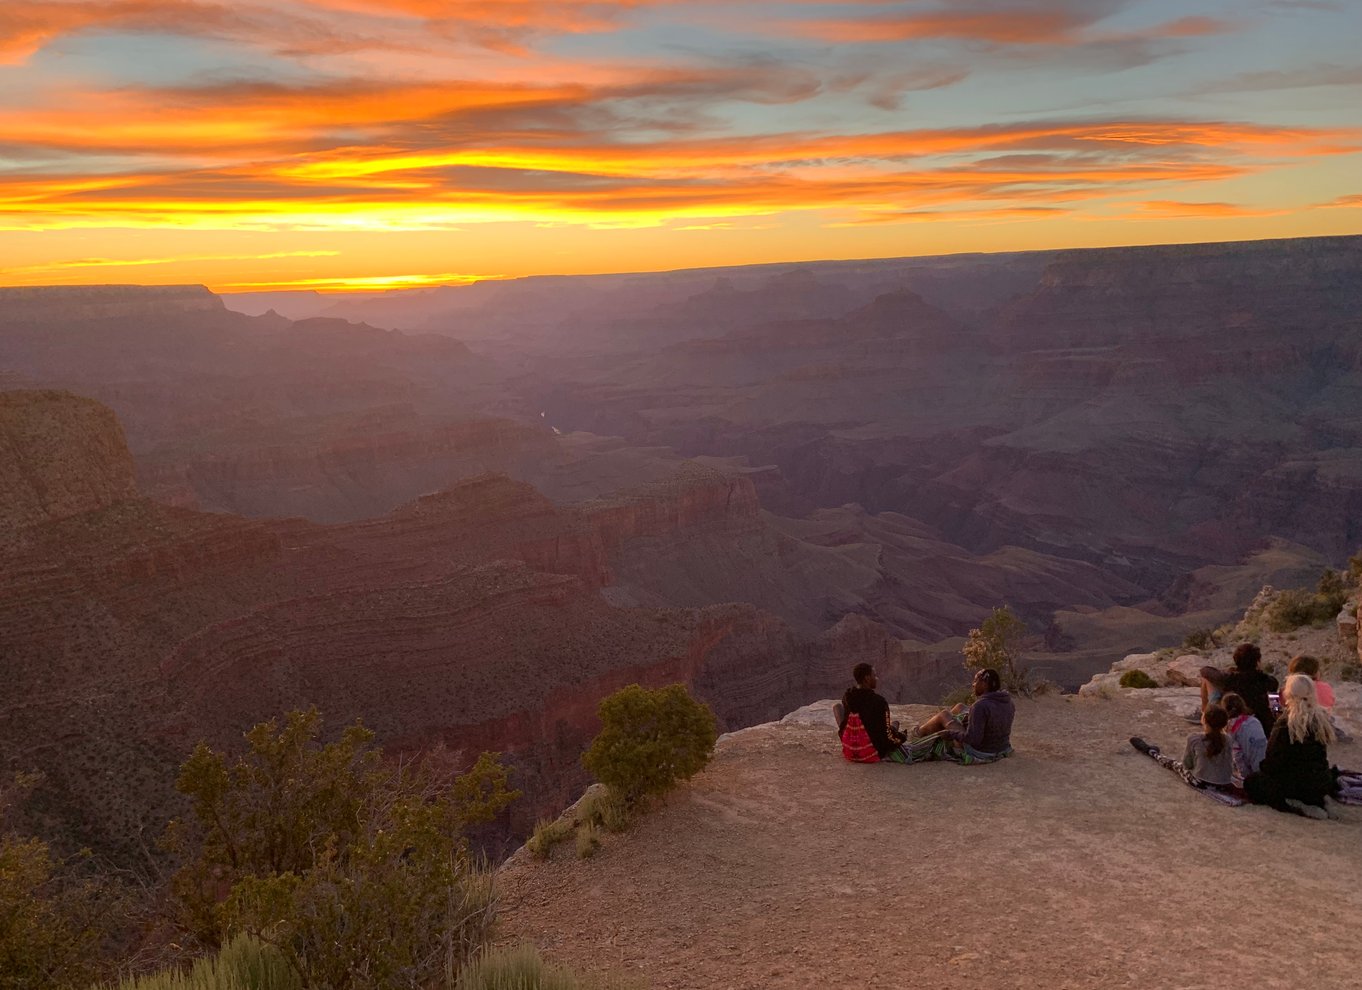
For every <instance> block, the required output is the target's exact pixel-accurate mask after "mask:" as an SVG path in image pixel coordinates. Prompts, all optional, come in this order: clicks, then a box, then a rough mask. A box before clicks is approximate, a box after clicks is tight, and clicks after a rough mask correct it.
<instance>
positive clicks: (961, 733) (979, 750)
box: [908, 667, 1017, 763]
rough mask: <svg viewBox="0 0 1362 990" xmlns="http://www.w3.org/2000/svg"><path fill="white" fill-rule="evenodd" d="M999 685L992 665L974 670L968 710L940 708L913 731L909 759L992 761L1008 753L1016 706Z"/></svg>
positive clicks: (919, 760) (1010, 696)
mask: <svg viewBox="0 0 1362 990" xmlns="http://www.w3.org/2000/svg"><path fill="white" fill-rule="evenodd" d="M1002 688H1003V685H1002V678H1001V677H1000V676H999V675H998V672H997V671H996V670H994V669H993V668H992V667H985V668H984V669H983V670H980V671H979V672H977V673H976V674H975V675H974V682H973V684H972V685H971V689H972V690H973V691H974V704H972V705H970V707H969V710H968V711H966V710H965V706H964V705H956V706H955V707H954V708H952V709H950V710H949V711H948V710H946V709H942V710H941V711H939V712H937V713H936V714H935V715H933V716H932V717H931V718H929V719H927V721H925V722H923V723H922V724H921V725H919V726H918V727H917V728H916V729H914V730H913V736H914V741H913V742H910V743H909V745H908V752H909V756H910V757H911V758H912V761H913V762H914V763H920V762H923V761H924V760H954V761H955V762H956V763H992V762H993V761H994V760H999V759H1002V758H1003V757H1004V756H1010V755H1011V753H1012V721H1013V719H1014V718H1015V717H1016V714H1017V706H1016V704H1015V703H1014V702H1013V700H1012V695H1010V694H1008V693H1007V692H1006V691H1004V690H1003V689H1002Z"/></svg>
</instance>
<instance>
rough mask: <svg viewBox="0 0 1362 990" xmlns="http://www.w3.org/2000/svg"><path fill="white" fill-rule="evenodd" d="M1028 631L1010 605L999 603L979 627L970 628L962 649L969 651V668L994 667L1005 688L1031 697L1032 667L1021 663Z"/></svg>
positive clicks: (966, 653) (967, 663)
mask: <svg viewBox="0 0 1362 990" xmlns="http://www.w3.org/2000/svg"><path fill="white" fill-rule="evenodd" d="M1024 635H1026V624H1025V623H1023V622H1022V620H1021V619H1019V618H1017V617H1016V616H1015V615H1013V614H1012V610H1011V609H1010V608H1008V607H1007V606H1006V605H1000V606H998V607H997V608H995V609H994V610H993V613H992V614H991V615H990V616H989V617H988V618H987V619H985V620H984V621H983V622H982V623H981V624H980V626H979V628H978V629H971V630H970V631H969V638H968V639H966V640H965V645H964V647H963V648H962V649H961V652H962V653H963V654H964V655H965V669H966V670H983V669H984V668H985V667H992V668H993V669H994V670H996V671H998V673H999V675H1001V677H1002V681H1003V687H1004V688H1006V689H1007V690H1008V691H1012V692H1015V693H1016V694H1021V695H1025V696H1026V697H1028V698H1029V697H1031V693H1032V691H1033V690H1034V686H1033V685H1032V683H1031V671H1030V669H1029V668H1027V667H1023V666H1021V664H1020V662H1019V661H1020V658H1019V656H1018V652H1019V650H1020V644H1021V638H1022V636H1024Z"/></svg>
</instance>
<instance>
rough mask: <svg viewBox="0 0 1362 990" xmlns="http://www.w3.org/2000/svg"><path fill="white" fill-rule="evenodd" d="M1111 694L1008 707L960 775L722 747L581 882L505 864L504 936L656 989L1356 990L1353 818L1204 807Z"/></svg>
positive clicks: (1145, 721) (1162, 730) (800, 719)
mask: <svg viewBox="0 0 1362 990" xmlns="http://www.w3.org/2000/svg"><path fill="white" fill-rule="evenodd" d="M1182 690H1183V691H1186V690H1187V689H1182ZM1141 694H1142V695H1148V694H1150V692H1142V693H1141ZM1122 695H1123V696H1121V697H1117V698H1115V699H1112V700H1080V699H1077V698H1074V697H1071V696H1070V697H1062V698H1060V697H1052V698H1045V699H1042V700H1039V701H1036V702H1022V703H1021V704H1020V705H1019V711H1018V717H1017V725H1016V729H1015V732H1014V735H1013V741H1014V743H1015V744H1016V746H1017V750H1018V753H1017V755H1016V756H1015V757H1013V758H1012V759H1009V760H1006V761H1003V762H1001V763H998V764H995V765H991V766H982V767H958V766H955V765H951V764H927V765H920V766H913V767H902V766H892V765H877V766H856V765H851V764H847V763H845V762H844V761H843V760H842V759H841V758H840V755H839V748H838V743H837V741H836V739H835V737H834V732H833V729H832V725H831V717H830V715H829V714H827V709H828V706H829V705H830V703H823V704H822V705H820V706H815V707H813V708H810V709H802V710H801V711H800V712H797V713H794V714H793V715H792V716H790V717H788V718H787V719H786V720H785V721H784V722H783V723H776V724H772V725H766V726H759V727H755V728H751V729H746V730H743V731H741V732H736V733H733V734H731V735H729V736H727V737H725V738H724V739H723V740H722V741H721V742H720V744H719V746H718V751H717V754H716V757H715V759H714V762H713V763H712V764H711V766H710V767H709V768H708V769H706V770H705V771H704V772H703V773H702V774H701V775H700V776H698V777H697V778H696V779H695V780H694V781H692V782H691V783H690V784H689V785H687V786H685V787H683V788H682V789H681V790H680V791H679V792H678V793H677V794H676V795H674V796H673V797H672V798H671V799H670V800H669V801H668V802H667V803H666V804H665V805H664V806H663V807H661V808H659V809H657V810H656V811H655V812H654V813H652V814H651V815H649V816H648V817H646V818H645V819H643V820H642V821H640V822H639V823H638V824H637V825H636V826H635V827H634V828H633V829H632V830H631V831H630V832H628V833H626V834H623V835H617V836H607V838H606V845H605V847H604V848H603V849H602V850H601V852H599V853H598V854H597V856H596V858H594V859H592V860H586V861H583V860H578V859H576V858H575V857H574V854H573V852H572V849H571V844H570V843H569V844H566V845H565V846H564V847H560V855H559V857H558V858H555V859H554V860H552V861H549V862H545V863H536V862H532V861H525V860H524V859H520V860H517V861H516V862H514V863H512V864H511V865H509V866H508V867H507V868H506V869H505V870H504V871H503V883H502V889H503V907H504V924H503V928H502V932H503V937H504V938H505V939H506V940H508V941H515V940H519V939H528V940H530V941H533V942H535V943H536V944H537V945H539V946H540V947H541V948H542V949H543V950H544V951H545V952H546V954H547V955H548V956H549V957H550V958H552V959H554V960H557V961H561V962H565V963H569V964H571V965H573V966H575V967H579V968H581V969H583V970H589V971H598V972H599V971H603V970H615V971H619V972H623V973H627V974H632V975H633V976H634V977H636V978H637V979H638V980H639V982H640V984H641V985H643V986H651V987H654V988H683V987H687V988H689V987H695V988H700V987H705V988H716V987H725V988H754V990H755V988H773V990H774V988H808V987H822V986H839V985H858V986H870V987H921V986H949V987H988V988H1007V987H1045V988H1063V987H1075V988H1077V987H1102V988H1119V987H1129V988H1141V990H1145V988H1172V987H1179V988H1200V987H1206V988H1210V987H1223V986H1225V985H1226V979H1227V974H1231V973H1236V972H1237V973H1251V974H1253V980H1252V983H1253V985H1254V986H1255V988H1260V990H1261V988H1297V987H1305V986H1317V987H1348V986H1356V985H1357V973H1358V968H1357V957H1356V951H1355V947H1356V946H1357V944H1358V941H1357V939H1358V932H1359V931H1362V885H1360V884H1359V879H1360V878H1362V809H1355V808H1346V809H1344V811H1343V818H1342V820H1340V821H1328V822H1315V821H1311V820H1308V819H1305V818H1298V817H1295V816H1289V815H1284V814H1279V813H1277V812H1274V811H1271V810H1270V809H1266V808H1255V807H1245V808H1228V807H1224V806H1222V805H1220V804H1219V803H1217V802H1215V801H1213V800H1212V799H1210V798H1207V797H1205V796H1203V795H1200V794H1198V793H1196V792H1195V791H1193V790H1191V789H1190V788H1188V787H1186V786H1185V785H1183V784H1182V783H1181V782H1180V781H1179V780H1178V779H1177V778H1176V777H1174V776H1173V775H1172V774H1171V773H1169V772H1167V771H1166V770H1163V769H1162V768H1160V767H1159V766H1157V765H1156V764H1154V763H1153V762H1152V761H1150V760H1148V759H1147V758H1145V757H1143V756H1141V755H1140V754H1138V753H1136V752H1135V751H1134V750H1133V749H1132V748H1131V747H1130V746H1129V744H1128V743H1127V741H1126V740H1127V737H1129V736H1131V735H1134V734H1139V735H1143V736H1145V737H1146V738H1148V739H1150V740H1151V741H1154V742H1157V743H1158V744H1160V745H1161V746H1163V747H1164V748H1165V749H1169V750H1177V751H1180V750H1181V746H1182V743H1183V741H1184V740H1185V738H1186V734H1187V731H1188V730H1189V728H1190V727H1189V726H1187V725H1186V723H1182V722H1180V721H1179V720H1178V718H1177V717H1176V715H1175V713H1174V710H1173V709H1172V708H1171V707H1169V706H1168V705H1165V704H1160V703H1150V702H1152V700H1153V699H1152V698H1151V699H1147V700H1146V699H1142V698H1139V697H1134V698H1132V697H1130V696H1128V694H1127V693H1126V692H1122ZM929 712H930V709H928V708H923V707H919V706H909V707H907V708H903V709H896V712H895V713H896V715H898V716H899V717H902V718H905V719H913V718H917V717H920V716H922V715H925V714H927V713H929ZM1333 758H1334V760H1335V762H1337V763H1339V764H1340V765H1344V766H1350V765H1351V766H1354V767H1355V766H1362V747H1359V745H1358V744H1357V743H1351V744H1346V745H1340V746H1337V747H1336V748H1335V750H1334V751H1333Z"/></svg>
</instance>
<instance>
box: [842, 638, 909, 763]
mask: <svg viewBox="0 0 1362 990" xmlns="http://www.w3.org/2000/svg"><path fill="white" fill-rule="evenodd" d="M851 676H852V679H854V680H855V681H856V684H855V686H854V687H849V688H847V690H846V693H845V694H843V695H842V703H841V704H840V705H838V706H837V708H836V709H835V711H836V715H837V736H838V738H839V739H841V740H842V755H843V756H845V757H846V758H847V759H848V760H851V761H852V762H853V763H878V762H880V761H881V760H883V761H886V762H889V763H908V762H910V761H909V759H908V754H907V753H905V752H904V750H903V744H904V743H905V742H907V741H908V737H907V736H906V735H905V734H904V733H903V732H902V731H901V730H900V729H899V725H898V723H897V722H893V721H891V720H890V718H889V702H887V701H885V700H884V697H883V696H882V695H880V694H879V693H878V692H877V691H876V690H875V688H876V687H877V686H878V681H877V680H876V677H875V668H874V667H873V666H871V665H870V664H868V663H858V664H857V665H856V666H855V667H853V668H852V671H851Z"/></svg>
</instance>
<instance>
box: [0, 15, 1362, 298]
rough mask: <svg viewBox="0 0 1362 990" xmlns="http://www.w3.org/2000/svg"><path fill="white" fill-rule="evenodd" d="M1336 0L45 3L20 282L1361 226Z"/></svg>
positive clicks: (316, 274)
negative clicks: (1188, 1) (1181, 0)
mask: <svg viewBox="0 0 1362 990" xmlns="http://www.w3.org/2000/svg"><path fill="white" fill-rule="evenodd" d="M1359 36H1362V10H1359V9H1358V8H1357V6H1356V5H1353V6H1352V7H1351V8H1350V7H1349V6H1348V5H1347V4H1344V3H1334V2H1329V0H1253V2H1247V3H1246V2H1242V0H1199V2H1192V3H1184V2H1175V0H997V2H994V0H952V2H946V0H910V2H907V3H888V2H883V0H825V2H820V0H762V2H735V3H712V2H684V3H683V2H681V0H617V2H606V0H561V2H545V0H460V2H447V0H382V2H380V0H279V2H273V3H264V2H257V0H244V2H237V3H225V2H203V0H200V2H194V0H105V2H96V0H10V2H9V3H7V4H6V5H5V7H4V9H3V10H0V284H8V285H39V284H92V283H101V282H110V281H120V282H131V281H156V282H158V283H161V284H164V283H167V282H195V283H202V284H205V285H208V286H209V287H210V288H212V289H214V290H215V291H266V290H268V289H272V288H279V289H286V288H287V289H306V288H315V289H319V290H322V291H328V292H331V291H366V292H373V291H381V290H384V289H388V288H411V287H423V286H432V285H442V284H461V283H466V282H468V281H472V280H480V279H488V278H507V277H517V276H523V275H534V274H550V273H552V274H599V273H605V272H612V271H615V272H625V271H645V270H668V269H678V268H693V267H720V266H726V265H740V264H760V263H768V262H783V261H805V260H817V259H828V260H835V259H851V258H874V257H903V256H913V255H938V254H951V253H958V252H967V251H987V252H992V251H1012V250H1044V249H1054V248H1067V247H1104V246H1117V245H1128V244H1150V243H1181V242H1190V241H1198V242H1202V241H1230V240H1254V239H1262V238H1270V237H1301V236H1319V235H1329V234H1352V233H1358V232H1362V114H1359V113H1358V111H1357V110H1356V107H1357V106H1362V60H1359V58H1358V56H1357V55H1356V53H1355V51H1353V49H1354V48H1355V44H1354V42H1355V39H1356V38H1357V37H1359Z"/></svg>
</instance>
